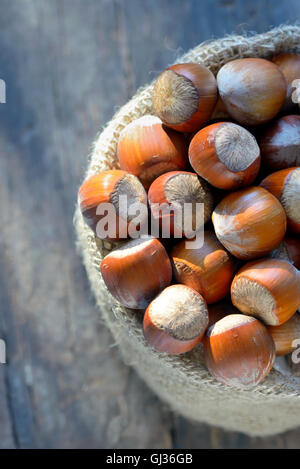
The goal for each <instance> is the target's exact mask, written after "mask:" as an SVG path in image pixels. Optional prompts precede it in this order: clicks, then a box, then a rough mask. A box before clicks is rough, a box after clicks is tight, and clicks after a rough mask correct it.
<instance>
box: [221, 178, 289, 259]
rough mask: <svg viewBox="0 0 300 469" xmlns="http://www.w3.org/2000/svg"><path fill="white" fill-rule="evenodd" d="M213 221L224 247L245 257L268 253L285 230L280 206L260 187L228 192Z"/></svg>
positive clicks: (236, 254)
mask: <svg viewBox="0 0 300 469" xmlns="http://www.w3.org/2000/svg"><path fill="white" fill-rule="evenodd" d="M212 221H213V224H214V228H215V232H216V235H217V238H218V239H219V241H220V242H221V243H222V244H223V246H225V248H226V249H227V250H228V251H229V252H230V253H231V254H233V255H234V256H235V257H237V258H239V259H245V260H247V259H255V258H257V257H263V256H265V255H266V254H268V253H269V252H271V251H272V250H273V249H275V248H276V247H277V246H278V245H279V244H280V242H281V241H282V240H283V238H284V235H285V232H286V215H285V212H284V209H283V207H282V205H281V204H280V203H279V202H278V200H277V199H276V197H274V196H273V195H272V194H270V192H268V191H267V190H265V189H263V188H262V187H247V188H246V189H242V190H239V191H237V192H233V193H231V194H229V195H227V196H226V197H225V198H224V199H223V200H222V201H221V202H220V203H219V204H218V205H217V207H216V208H215V210H214V211H213V214H212Z"/></svg>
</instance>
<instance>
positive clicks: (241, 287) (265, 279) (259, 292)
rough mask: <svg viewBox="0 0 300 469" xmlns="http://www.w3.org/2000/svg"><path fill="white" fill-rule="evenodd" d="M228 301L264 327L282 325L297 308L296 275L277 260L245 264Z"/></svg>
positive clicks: (299, 292)
mask: <svg viewBox="0 0 300 469" xmlns="http://www.w3.org/2000/svg"><path fill="white" fill-rule="evenodd" d="M231 300H232V303H233V305H234V306H236V308H238V309H239V310H240V311H242V312H243V313H244V314H248V315H250V316H255V317H257V318H259V319H261V320H262V321H263V322H264V323H265V324H267V325H270V326H277V325H280V324H283V323H284V322H286V321H288V320H289V318H290V317H292V316H293V314H294V313H295V312H296V311H297V308H298V307H299V306H300V272H299V271H298V270H297V269H296V268H295V267H294V266H293V265H292V264H290V262H288V261H285V260H281V259H269V258H266V259H261V260H257V261H252V262H248V263H247V264H245V265H244V266H243V267H242V268H241V270H240V271H239V272H238V273H237V275H236V276H235V277H234V279H233V282H232V285H231Z"/></svg>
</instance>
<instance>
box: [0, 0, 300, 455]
mask: <svg viewBox="0 0 300 469" xmlns="http://www.w3.org/2000/svg"><path fill="white" fill-rule="evenodd" d="M0 8H1V13H3V14H1V15H0V45H1V47H0V78H2V79H4V80H5V81H6V84H7V103H6V104H5V105H0V198H1V205H0V219H1V236H0V259H1V266H2V269H1V271H0V285H1V288H0V304H1V316H2V319H1V321H2V323H3V326H1V328H0V338H1V337H2V336H1V334H2V335H3V336H4V337H5V339H6V341H7V355H8V361H9V363H8V364H7V365H1V367H0V393H1V395H2V396H4V397H3V399H2V400H1V401H0V446H1V447H14V446H19V447H39V448H45V447H47V448H54V447H64V448H78V447H93V448H95V447H105V448H112V447H115V448H125V447H126V448H132V447H141V448H142V447H145V448H154V447H164V448H168V447H172V446H175V447H178V448H183V447H187V448H188V447H256V446H265V447H266V446H267V447H276V446H284V447H288V446H289V447H294V446H297V445H298V446H299V436H300V432H299V431H298V432H297V431H295V432H289V433H288V434H286V435H283V436H280V437H276V438H272V439H264V440H257V439H249V438H247V437H245V436H243V435H240V434H232V433H225V432H222V431H221V430H218V429H211V428H208V427H207V426H206V425H197V424H193V423H190V422H187V421H186V420H184V419H182V418H181V417H176V418H174V417H173V415H172V413H171V412H170V411H169V410H168V409H166V408H165V406H164V405H163V404H162V403H161V402H159V401H158V399H157V398H156V397H155V396H154V395H153V394H152V393H151V392H150V391H149V390H148V389H147V388H146V386H145V385H144V383H142V382H141V381H140V380H139V378H138V377H137V376H136V375H135V373H134V372H133V371H131V370H130V369H128V368H127V367H126V366H125V365H124V364H123V363H122V362H121V360H120V358H119V356H118V352H117V350H116V348H114V347H111V346H112V345H113V340H112V338H111V336H110V334H109V332H108V331H107V330H106V329H105V328H104V326H103V324H102V322H101V319H100V318H99V317H98V314H97V312H96V309H95V306H94V301H93V299H92V297H91V295H90V293H89V286H88V282H87V279H86V275H85V272H84V269H83V268H82V266H81V261H80V259H79V257H78V256H77V254H76V252H75V248H74V241H75V240H74V232H73V226H72V216H73V209H74V205H75V201H76V192H77V188H78V185H79V183H80V181H81V179H82V176H83V172H84V168H85V166H86V160H87V154H88V152H89V148H90V143H91V142H92V140H93V138H94V137H95V135H96V133H97V132H98V130H99V129H100V128H101V126H103V125H104V124H105V123H106V121H107V120H108V119H109V118H110V117H111V116H112V114H113V113H114V111H115V110H116V108H117V107H119V106H121V105H122V104H124V103H125V102H126V101H127V100H128V98H129V97H130V96H131V95H132V94H133V92H134V91H135V90H136V88H137V87H139V86H141V85H143V84H145V83H147V82H148V81H150V80H151V79H152V78H154V77H155V76H156V74H157V73H158V72H159V70H160V69H161V68H163V67H164V66H165V65H166V64H168V63H169V62H171V61H173V60H175V58H176V56H177V55H178V54H179V53H180V52H181V51H183V50H187V49H188V48H190V47H192V46H194V45H196V44H197V43H199V42H201V41H203V40H205V39H208V38H211V37H212V36H214V37H220V36H222V35H224V34H225V33H229V32H231V31H232V30H233V31H238V32H239V31H241V30H242V27H243V28H244V29H248V30H249V29H250V30H257V31H259V32H260V31H263V30H265V29H267V28H268V27H270V26H271V25H275V24H279V23H280V22H283V21H286V20H288V19H290V20H294V19H295V17H296V16H297V12H299V6H298V2H297V0H289V1H287V2H270V1H267V0H263V1H262V0H255V1H251V2H250V1H249V2H248V1H242V0H220V1H217V0H214V1H209V0H205V1H201V2H199V1H197V0H188V1H185V2H182V0H143V1H140V0H130V1H126V0H0ZM241 25H242V26H241ZM2 323H1V324H2ZM5 396H7V398H6V397H5Z"/></svg>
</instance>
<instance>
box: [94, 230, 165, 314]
mask: <svg viewBox="0 0 300 469" xmlns="http://www.w3.org/2000/svg"><path fill="white" fill-rule="evenodd" d="M101 274H102V277H103V280H104V283H105V285H106V286H107V288H108V290H109V291H110V293H111V294H112V295H113V296H114V297H115V298H116V299H117V300H118V301H119V302H120V303H121V304H122V305H123V306H126V307H128V308H133V309H143V308H145V307H146V306H147V305H148V304H149V303H150V301H151V300H153V298H154V297H155V296H156V295H158V293H160V292H161V291H162V290H163V289H164V288H165V287H167V286H168V285H169V284H170V283H171V280H172V267H171V262H170V259H169V257H168V254H167V252H166V250H165V248H164V247H163V245H162V244H161V243H160V242H159V241H158V239H156V238H151V237H148V238H139V239H134V240H131V241H128V242H127V243H126V244H123V245H122V246H120V247H118V248H117V249H115V250H114V251H111V252H110V253H109V254H108V255H107V256H105V257H104V259H103V260H102V262H101Z"/></svg>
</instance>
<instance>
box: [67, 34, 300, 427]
mask: <svg viewBox="0 0 300 469" xmlns="http://www.w3.org/2000/svg"><path fill="white" fill-rule="evenodd" d="M279 52H298V53H299V52H300V27H299V26H286V25H285V26H281V27H278V28H275V29H272V30H271V31H269V32H267V33H264V34H259V35H251V36H246V35H245V36H228V37H225V38H223V39H219V40H215V41H211V42H208V43H205V44H202V45H201V44H200V45H199V46H197V47H196V48H194V49H192V50H190V51H189V52H187V53H186V54H184V55H183V56H181V57H179V58H178V59H177V60H176V62H185V61H186V62H198V63H202V64H204V65H206V66H207V67H209V68H210V69H211V70H212V71H213V72H214V73H216V72H217V71H218V70H219V68H220V67H221V66H222V65H223V64H224V63H226V62H228V61H229V60H232V59H236V58H240V57H265V58H268V57H270V56H271V55H273V54H274V53H279ZM299 78H300V77H299ZM152 88H153V84H150V85H149V86H147V87H145V88H143V89H140V90H139V91H138V92H137V94H136V95H135V96H134V97H133V98H132V99H131V100H130V101H129V102H128V103H127V104H126V105H125V106H123V107H122V108H121V109H120V110H119V111H118V112H117V113H116V115H115V116H114V117H113V118H112V120H111V121H110V122H109V123H108V125H107V126H106V128H105V129H104V130H103V132H102V133H101V134H100V136H99V137H98V138H97V140H96V142H95V143H94V148H93V152H92V155H91V159H90V163H89V166H88V169H87V172H86V178H87V177H89V176H91V175H93V174H95V173H99V172H101V171H104V170H107V169H111V168H115V167H117V160H116V148H117V142H118V138H119V134H120V132H121V130H122V129H123V128H124V127H125V126H126V125H127V124H129V123H130V122H131V121H132V120H134V119H137V118H138V117H141V116H142V115H144V114H148V113H152V105H151V93H152ZM74 221H75V227H76V232H77V237H78V247H79V250H80V252H81V254H82V256H83V261H84V264H85V267H86V270H87V274H88V277H89V280H90V284H91V289H92V291H93V293H94V295H95V298H96V302H97V306H98V307H99V310H100V311H101V314H102V317H103V319H104V321H105V323H106V325H107V326H108V327H109V329H110V331H111V332H112V335H113V337H114V340H115V342H116V344H117V345H118V346H119V349H120V351H121V354H122V357H123V359H124V361H125V362H126V363H127V364H128V365H131V366H133V367H134V368H135V370H136V371H137V372H138V374H139V375H140V376H141V377H142V378H143V379H144V380H145V381H146V383H147V384H148V385H149V386H150V388H151V389H153V390H154V391H155V392H156V393H157V394H158V395H159V396H160V397H161V398H162V399H163V400H164V401H165V402H167V403H168V404H169V405H170V406H171V408H172V409H173V410H175V411H177V412H178V413H180V414H182V415H184V416H186V417H188V418H191V419H193V420H197V421H201V422H206V423H208V424H211V425H217V426H220V427H223V428H225V429H229V430H235V431H241V432H244V433H247V434H250V435H271V434H276V433H280V432H282V431H284V430H287V429H291V428H293V427H296V426H298V425H300V378H297V377H295V376H293V375H292V374H290V373H288V372H287V373H286V375H285V376H284V375H283V374H281V373H279V372H277V371H275V370H272V372H271V373H270V375H269V376H268V377H267V378H266V379H265V380H264V381H263V383H261V384H260V385H259V386H257V387H256V388H255V389H253V390H248V391H240V390H235V389H231V388H227V387H225V386H223V385H221V384H219V383H218V382H216V381H215V380H214V379H213V378H212V377H211V376H210V375H209V374H208V372H207V370H206V368H205V366H204V363H203V353H202V348H201V345H200V346H199V347H198V348H196V349H195V350H193V351H192V352H189V353H187V354H184V355H183V356H169V355H165V354H160V353H157V352H155V351H153V350H152V349H151V348H149V347H148V346H147V344H146V343H145V340H144V338H143V334H142V329H141V317H139V316H138V315H137V313H136V312H133V311H131V310H128V309H126V308H123V307H121V306H120V305H118V304H117V303H116V302H115V300H114V299H113V298H112V297H111V295H110V294H109V293H108V291H107V289H106V287H105V285H104V283H103V280H102V278H101V274H100V268H99V267H100V262H101V260H102V258H103V257H104V255H106V254H107V252H108V251H110V250H111V249H112V246H111V244H110V243H107V242H102V241H99V240H96V239H95V236H94V234H93V233H92V232H91V230H90V229H89V228H88V226H87V225H86V224H85V223H84V221H83V219H82V216H81V214H80V211H79V209H78V207H77V209H76V213H75V218H74Z"/></svg>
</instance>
